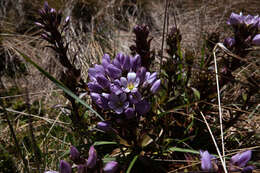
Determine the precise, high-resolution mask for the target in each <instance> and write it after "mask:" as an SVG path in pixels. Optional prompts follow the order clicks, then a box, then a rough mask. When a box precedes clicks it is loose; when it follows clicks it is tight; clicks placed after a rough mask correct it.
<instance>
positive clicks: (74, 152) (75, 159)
mask: <svg viewBox="0 0 260 173" xmlns="http://www.w3.org/2000/svg"><path fill="white" fill-rule="evenodd" d="M70 159H71V160H72V161H73V162H75V163H76V162H78V161H79V160H80V153H79V151H78V150H77V148H76V147H74V146H71V147H70Z"/></svg>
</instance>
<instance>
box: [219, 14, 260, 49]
mask: <svg viewBox="0 0 260 173" xmlns="http://www.w3.org/2000/svg"><path fill="white" fill-rule="evenodd" d="M227 23H228V25H231V26H232V28H233V29H234V33H235V36H234V37H228V38H226V39H225V41H224V44H225V46H227V47H228V48H232V47H233V46H234V45H235V44H237V45H239V46H240V47H241V45H242V47H244V48H246V47H249V46H250V45H260V34H258V32H259V29H260V17H259V16H258V15H257V16H252V15H247V16H244V15H243V14H242V13H240V14H235V13H232V14H231V15H230V18H229V20H228V22H227Z"/></svg>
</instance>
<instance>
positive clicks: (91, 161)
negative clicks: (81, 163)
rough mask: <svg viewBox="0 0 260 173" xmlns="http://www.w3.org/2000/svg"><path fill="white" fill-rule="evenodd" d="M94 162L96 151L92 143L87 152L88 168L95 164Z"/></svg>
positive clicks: (95, 160)
mask: <svg viewBox="0 0 260 173" xmlns="http://www.w3.org/2000/svg"><path fill="white" fill-rule="evenodd" d="M96 162H97V152H96V150H95V148H94V146H93V145H92V146H91V147H90V149H89V152H88V161H87V166H88V167H89V168H94V167H95V166H96Z"/></svg>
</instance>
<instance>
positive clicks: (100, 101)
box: [90, 92, 108, 109]
mask: <svg viewBox="0 0 260 173" xmlns="http://www.w3.org/2000/svg"><path fill="white" fill-rule="evenodd" d="M90 96H91V98H92V100H93V101H94V102H95V103H96V104H97V105H98V107H100V108H102V109H107V108H108V100H107V99H106V98H105V97H102V96H101V95H100V94H98V93H94V92H92V93H90Z"/></svg>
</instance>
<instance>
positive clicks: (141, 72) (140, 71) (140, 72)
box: [136, 67, 146, 84]
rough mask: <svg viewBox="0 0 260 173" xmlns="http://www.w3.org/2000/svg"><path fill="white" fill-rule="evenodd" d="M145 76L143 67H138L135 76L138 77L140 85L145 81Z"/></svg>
mask: <svg viewBox="0 0 260 173" xmlns="http://www.w3.org/2000/svg"><path fill="white" fill-rule="evenodd" d="M145 74H146V68H145V67H140V68H139V69H138V70H137V72H136V75H137V77H139V79H140V83H141V84H142V83H143V82H144V80H145Z"/></svg>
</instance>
